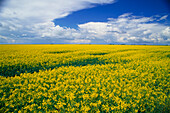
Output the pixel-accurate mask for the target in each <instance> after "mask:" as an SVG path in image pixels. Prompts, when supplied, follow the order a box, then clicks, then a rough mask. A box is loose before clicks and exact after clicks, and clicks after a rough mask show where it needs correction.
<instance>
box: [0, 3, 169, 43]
mask: <svg viewBox="0 0 170 113" xmlns="http://www.w3.org/2000/svg"><path fill="white" fill-rule="evenodd" d="M114 1H115V0H36V1H34V0H8V1H7V2H5V4H4V6H3V8H2V10H1V12H0V43H61V42H62V43H127V44H131V43H135V44H169V43H170V27H169V26H167V25H163V24H160V23H157V22H158V21H163V20H165V19H166V18H167V17H168V15H165V16H162V17H154V16H152V17H142V16H134V15H132V13H125V14H122V15H120V16H119V17H117V18H108V20H107V21H106V22H88V23H84V24H79V25H78V28H77V29H74V28H68V27H61V26H60V25H55V24H54V23H53V22H52V20H54V19H56V18H63V17H65V16H67V15H69V14H71V13H72V12H74V11H78V10H81V9H85V8H90V7H94V6H95V4H109V3H113V2H114Z"/></svg>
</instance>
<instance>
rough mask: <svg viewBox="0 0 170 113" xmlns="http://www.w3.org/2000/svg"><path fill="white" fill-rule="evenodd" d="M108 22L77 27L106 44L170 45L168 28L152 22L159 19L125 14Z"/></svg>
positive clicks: (90, 23) (169, 30)
mask: <svg viewBox="0 0 170 113" xmlns="http://www.w3.org/2000/svg"><path fill="white" fill-rule="evenodd" d="M161 18H162V17H161ZM108 20H109V21H108V22H89V23H85V24H81V25H79V27H80V30H81V31H86V33H88V34H89V35H90V36H92V37H96V39H103V40H104V41H105V42H107V43H115V42H116V43H149V44H154V43H160V44H163V43H164V44H167V43H170V42H169V39H170V27H168V26H166V25H163V24H159V23H155V22H154V21H155V20H159V18H153V17H138V16H133V15H131V14H130V13H126V14H123V15H120V16H119V17H118V18H116V19H115V18H109V19H108Z"/></svg>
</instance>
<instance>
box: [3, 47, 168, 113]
mask: <svg viewBox="0 0 170 113" xmlns="http://www.w3.org/2000/svg"><path fill="white" fill-rule="evenodd" d="M0 47H1V48H2V49H1V50H0V54H1V59H2V60H0V63H1V65H0V66H1V69H2V70H1V76H0V112H19V113H23V112H42V113H43V112H82V113H84V112H98V113H100V112H132V113H138V112H149V113H150V112H168V111H169V108H170V107H169V102H170V100H169V98H170V95H169V90H170V87H169V81H170V78H169V75H170V73H169V70H170V59H169V55H170V47H169V46H127V45H1V46H0Z"/></svg>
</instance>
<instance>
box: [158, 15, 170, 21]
mask: <svg viewBox="0 0 170 113" xmlns="http://www.w3.org/2000/svg"><path fill="white" fill-rule="evenodd" d="M167 17H168V15H165V16H162V17H161V18H160V19H159V20H165V19H166V18H167Z"/></svg>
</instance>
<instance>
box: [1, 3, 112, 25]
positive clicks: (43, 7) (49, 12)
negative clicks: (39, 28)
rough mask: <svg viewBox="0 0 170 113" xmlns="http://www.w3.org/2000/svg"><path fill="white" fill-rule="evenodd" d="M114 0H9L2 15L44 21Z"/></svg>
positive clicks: (34, 21) (36, 21)
mask: <svg viewBox="0 0 170 113" xmlns="http://www.w3.org/2000/svg"><path fill="white" fill-rule="evenodd" d="M112 2H114V0H8V1H7V2H6V5H4V7H3V8H2V11H1V13H0V17H1V18H3V19H9V20H10V19H18V20H19V21H20V22H24V23H28V24H30V23H42V22H48V21H52V20H53V19H55V18H62V17H65V16H67V15H69V14H70V13H72V12H73V11H77V10H81V9H85V8H89V7H93V6H94V5H92V4H106V3H112Z"/></svg>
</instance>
